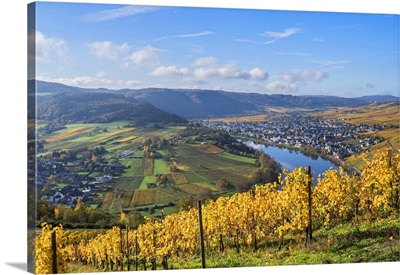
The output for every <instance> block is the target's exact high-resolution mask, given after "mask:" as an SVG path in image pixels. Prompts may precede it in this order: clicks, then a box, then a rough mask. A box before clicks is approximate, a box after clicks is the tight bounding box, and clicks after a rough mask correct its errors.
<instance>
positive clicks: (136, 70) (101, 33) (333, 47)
mask: <svg viewBox="0 0 400 275" xmlns="http://www.w3.org/2000/svg"><path fill="white" fill-rule="evenodd" d="M29 39H30V40H29V41H35V40H36V78H37V79H38V80H44V81H51V82H58V83H63V84H66V85H71V86H78V87H88V88H99V87H104V88H110V89H122V88H131V89H138V88H148V87H163V88H185V89H186V88H188V89H213V90H225V91H232V92H256V93H263V94H291V95H335V96H343V97H357V96H363V95H375V94H385V95H386V94H387V95H396V96H398V95H399V15H398V14H393V15H391V14H371V13H349V12H347V13H345V12H307V11H283V10H265V9H264V10H261V9H238V8H195V7H176V6H175V7H173V6H145V5H127V4H119V5H109V4H90V3H89V4H82V3H56V2H37V9H36V30H33V31H32V32H30V37H29ZM34 43H35V42H34Z"/></svg>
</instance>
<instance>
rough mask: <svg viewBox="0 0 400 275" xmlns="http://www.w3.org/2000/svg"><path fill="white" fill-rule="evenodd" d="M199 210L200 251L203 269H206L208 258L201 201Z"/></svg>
mask: <svg viewBox="0 0 400 275" xmlns="http://www.w3.org/2000/svg"><path fill="white" fill-rule="evenodd" d="M197 207H198V208H199V229H200V230H199V234H200V249H201V268H206V258H205V253H204V236H203V217H202V213H201V201H200V200H199V201H197Z"/></svg>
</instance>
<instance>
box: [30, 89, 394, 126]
mask: <svg viewBox="0 0 400 275" xmlns="http://www.w3.org/2000/svg"><path fill="white" fill-rule="evenodd" d="M31 86H32V84H31ZM28 87H29V83H28ZM36 89H37V92H38V95H40V96H38V104H39V105H40V104H42V103H45V102H46V101H47V100H50V99H51V98H52V96H54V95H55V94H62V93H65V94H79V93H89V92H90V93H109V94H118V95H123V96H124V97H125V100H128V101H132V100H135V101H136V102H137V103H141V104H151V105H152V106H154V107H155V108H158V109H161V110H163V111H165V112H168V113H172V114H176V115H178V116H180V117H183V118H185V119H195V118H207V117H225V116H234V115H252V114H260V113H263V112H264V111H265V108H266V107H286V108H309V109H319V108H337V107H359V106H362V105H367V104H370V103H374V102H378V103H383V102H390V101H397V102H398V101H399V97H395V96H388V95H374V96H362V97H356V98H344V97H339V96H324V95H321V96H318V95H301V96H296V95H283V94H260V93H252V92H250V93H239V92H229V91H222V90H205V89H170V88H143V89H119V90H112V89H107V88H90V89H88V88H80V87H73V86H68V85H64V84H60V83H56V82H44V81H37V82H36Z"/></svg>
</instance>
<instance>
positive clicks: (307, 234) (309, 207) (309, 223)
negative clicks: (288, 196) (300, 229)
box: [305, 166, 312, 245]
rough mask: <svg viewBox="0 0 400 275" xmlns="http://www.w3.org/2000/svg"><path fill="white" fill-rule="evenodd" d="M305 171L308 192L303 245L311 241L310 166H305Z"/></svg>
mask: <svg viewBox="0 0 400 275" xmlns="http://www.w3.org/2000/svg"><path fill="white" fill-rule="evenodd" d="M306 173H307V175H308V182H307V185H308V186H307V189H308V190H307V193H308V225H307V229H306V240H305V245H307V243H310V244H311V243H312V216H311V215H312V204H311V203H312V201H311V196H312V193H311V192H312V189H311V188H312V176H311V167H310V166H307V168H306Z"/></svg>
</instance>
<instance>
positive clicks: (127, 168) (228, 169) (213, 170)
mask: <svg viewBox="0 0 400 275" xmlns="http://www.w3.org/2000/svg"><path fill="white" fill-rule="evenodd" d="M126 124H127V122H115V123H109V124H70V125H67V127H66V128H65V129H62V130H59V131H55V132H53V133H51V134H48V135H44V136H41V137H40V139H41V140H43V141H45V142H44V152H43V155H46V154H49V153H51V152H52V151H53V150H78V151H79V152H82V153H80V154H83V152H84V151H85V150H88V149H94V148H96V147H99V146H102V147H104V149H105V152H104V153H103V154H102V155H101V161H102V163H104V164H106V163H109V162H110V163H119V164H120V165H122V167H123V170H122V172H119V173H118V175H113V181H112V182H110V183H107V185H104V187H102V186H103V185H99V186H100V190H98V191H97V193H96V197H95V198H94V201H96V202H97V203H98V204H99V207H100V209H102V210H104V211H109V212H118V211H122V210H131V209H135V208H143V207H150V206H156V205H157V206H160V205H165V207H166V208H168V209H169V208H170V203H171V202H173V203H176V202H178V201H179V200H180V199H181V198H185V197H188V196H196V195H198V194H204V193H213V194H215V195H218V194H224V193H226V192H227V191H226V190H224V191H221V190H220V189H218V188H217V187H216V185H215V184H214V182H215V181H218V180H222V179H225V180H226V181H228V182H229V183H230V184H231V185H232V186H235V184H237V183H239V182H240V181H243V180H246V179H247V177H248V175H249V174H251V173H252V172H253V171H255V169H257V167H256V166H255V160H254V159H251V158H246V157H240V156H236V155H232V154H229V153H226V152H224V150H222V149H220V148H218V147H216V146H214V145H212V144H207V143H205V144H188V145H174V146H171V147H169V149H168V150H166V149H158V150H157V154H158V156H159V157H156V158H148V157H143V152H142V148H143V144H142V141H143V140H144V139H148V138H153V139H155V140H157V139H160V138H164V139H167V140H168V139H170V138H172V137H174V136H175V135H176V134H177V133H178V132H179V131H181V130H182V129H183V128H182V127H170V128H165V129H157V130H155V129H151V128H132V127H129V128H126V127H124V126H125V125H126ZM123 152H127V153H126V154H123ZM78 157H79V156H78ZM171 165H173V166H174V167H175V169H176V170H175V171H173V172H171V171H170V169H171V168H170V166H171ZM104 174H105V173H103V171H93V172H79V175H80V176H81V177H84V178H87V180H85V183H86V182H89V181H90V180H93V179H95V178H99V177H102V176H103V175H104ZM161 176H163V182H162V184H160V182H157V181H158V180H159V177H161ZM60 184H63V183H60ZM168 211H171V209H169V210H168Z"/></svg>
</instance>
